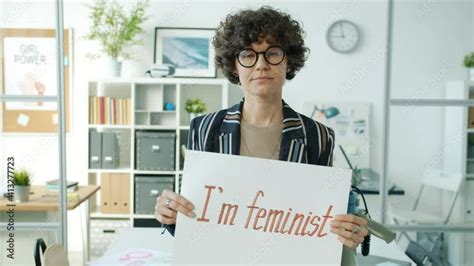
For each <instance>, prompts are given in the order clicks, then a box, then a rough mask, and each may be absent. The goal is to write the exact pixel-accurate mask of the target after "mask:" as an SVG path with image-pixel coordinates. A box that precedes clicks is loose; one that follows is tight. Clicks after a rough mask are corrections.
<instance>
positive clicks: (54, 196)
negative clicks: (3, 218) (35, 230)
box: [0, 185, 100, 212]
mask: <svg viewBox="0 0 474 266" xmlns="http://www.w3.org/2000/svg"><path fill="white" fill-rule="evenodd" d="M99 189H100V187H99V186H92V185H89V186H79V187H78V188H77V191H76V193H77V194H78V197H77V199H74V200H72V199H69V200H68V202H67V209H68V210H74V209H75V208H76V207H77V206H79V205H80V204H81V203H83V202H84V201H85V200H87V199H89V198H90V197H91V196H92V195H94V194H95V193H96V192H97V191H98V190H99ZM7 204H12V202H10V201H8V199H7V198H3V197H2V198H1V199H0V211H7V210H8V209H11V207H9V206H7ZM15 211H19V212H50V211H52V212H54V211H59V192H51V191H49V190H48V189H47V188H46V187H45V186H31V192H30V198H29V200H28V201H27V202H20V203H15Z"/></svg>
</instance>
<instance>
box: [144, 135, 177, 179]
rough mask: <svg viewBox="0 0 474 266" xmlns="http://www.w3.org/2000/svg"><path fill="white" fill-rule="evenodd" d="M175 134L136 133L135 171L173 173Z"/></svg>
mask: <svg viewBox="0 0 474 266" xmlns="http://www.w3.org/2000/svg"><path fill="white" fill-rule="evenodd" d="M175 140H176V134H175V133H168V132H149V131H137V133H136V149H137V152H136V169H138V170H149V171H174V164H175V157H174V156H175Z"/></svg>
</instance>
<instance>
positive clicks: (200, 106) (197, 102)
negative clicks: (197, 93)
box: [185, 99, 207, 119]
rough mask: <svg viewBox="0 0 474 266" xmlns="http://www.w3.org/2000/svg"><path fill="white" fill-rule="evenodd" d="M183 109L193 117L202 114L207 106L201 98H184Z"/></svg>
mask: <svg viewBox="0 0 474 266" xmlns="http://www.w3.org/2000/svg"><path fill="white" fill-rule="evenodd" d="M185 109H186V112H188V113H189V114H190V116H191V119H193V118H195V117H197V116H200V115H202V114H203V113H204V112H205V111H206V110H207V106H206V104H205V103H204V102H203V101H202V100H201V99H188V100H186V107H185Z"/></svg>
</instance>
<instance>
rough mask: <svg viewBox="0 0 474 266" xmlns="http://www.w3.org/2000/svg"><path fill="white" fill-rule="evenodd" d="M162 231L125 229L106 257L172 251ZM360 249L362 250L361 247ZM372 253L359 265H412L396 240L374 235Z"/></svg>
mask: <svg viewBox="0 0 474 266" xmlns="http://www.w3.org/2000/svg"><path fill="white" fill-rule="evenodd" d="M161 232H162V229H161V228H130V229H129V230H125V231H123V232H122V233H120V234H119V235H118V236H117V237H116V239H115V240H114V242H113V243H112V244H111V245H110V247H109V249H108V250H107V251H106V252H105V254H104V257H110V256H117V254H121V253H124V252H127V251H130V250H134V249H137V250H139V249H151V250H156V251H163V252H167V253H172V250H173V241H174V237H172V236H171V235H170V234H169V233H168V232H165V233H164V234H161ZM358 250H359V251H360V249H358ZM370 254H371V255H369V256H368V257H363V256H362V255H360V254H358V256H357V259H358V261H359V265H376V264H366V262H376V263H381V262H393V263H398V265H412V263H411V260H410V258H408V256H406V255H405V254H404V253H403V251H401V250H400V249H399V248H398V247H397V246H396V244H395V242H392V243H390V244H386V243H385V242H384V241H383V240H381V239H378V238H376V237H372V242H371V253H370ZM372 255H374V256H372ZM91 265H94V266H95V265H96V264H94V263H91ZM97 265H102V264H97ZM413 265H414V264H413Z"/></svg>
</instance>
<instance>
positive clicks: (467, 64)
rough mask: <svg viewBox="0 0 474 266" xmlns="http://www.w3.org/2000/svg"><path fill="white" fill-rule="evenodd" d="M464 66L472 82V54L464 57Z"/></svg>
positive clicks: (473, 69)
mask: <svg viewBox="0 0 474 266" xmlns="http://www.w3.org/2000/svg"><path fill="white" fill-rule="evenodd" d="M464 66H465V67H467V68H468V69H469V77H470V79H471V81H474V52H473V53H470V54H468V55H466V56H465V57H464Z"/></svg>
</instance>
